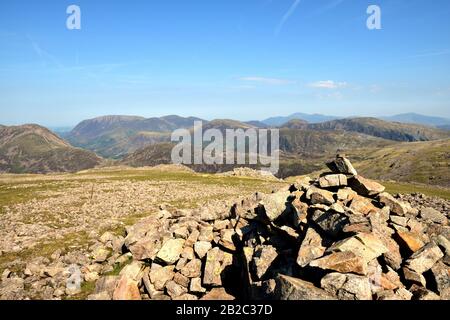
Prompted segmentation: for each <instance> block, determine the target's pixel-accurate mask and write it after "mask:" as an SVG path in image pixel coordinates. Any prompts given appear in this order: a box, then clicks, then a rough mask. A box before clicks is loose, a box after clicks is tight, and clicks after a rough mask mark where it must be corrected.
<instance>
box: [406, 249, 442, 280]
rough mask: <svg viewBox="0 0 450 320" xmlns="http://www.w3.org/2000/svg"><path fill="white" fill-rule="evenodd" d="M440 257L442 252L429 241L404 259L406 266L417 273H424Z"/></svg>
mask: <svg viewBox="0 0 450 320" xmlns="http://www.w3.org/2000/svg"><path fill="white" fill-rule="evenodd" d="M442 257H444V254H443V253H442V251H441V249H439V247H438V246H437V245H436V244H435V243H433V242H430V243H428V244H427V245H425V246H424V247H423V248H422V249H420V250H419V251H417V252H416V253H414V254H413V255H412V256H411V257H410V258H409V259H408V260H406V266H407V267H408V268H409V269H411V270H413V271H415V272H417V273H424V272H425V271H428V270H430V269H431V268H432V267H433V266H434V264H435V263H436V262H437V261H438V260H439V259H441V258H442Z"/></svg>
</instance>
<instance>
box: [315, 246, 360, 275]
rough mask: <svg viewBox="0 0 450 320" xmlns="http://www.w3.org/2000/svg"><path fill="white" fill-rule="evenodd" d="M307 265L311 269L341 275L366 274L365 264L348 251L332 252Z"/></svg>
mask: <svg viewBox="0 0 450 320" xmlns="http://www.w3.org/2000/svg"><path fill="white" fill-rule="evenodd" d="M309 265H310V266H311V267H317V268H320V269H324V270H333V271H337V272H341V273H356V274H361V275H366V274H367V263H366V262H365V261H364V259H363V258H362V257H361V256H359V255H356V254H355V253H353V252H350V251H343V252H333V253H331V254H329V255H327V256H324V257H322V258H319V259H316V260H313V261H311V262H310V264H309Z"/></svg>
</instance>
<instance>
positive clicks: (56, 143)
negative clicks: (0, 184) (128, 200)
mask: <svg viewBox="0 0 450 320" xmlns="http://www.w3.org/2000/svg"><path fill="white" fill-rule="evenodd" d="M101 162H102V159H101V158H100V157H98V156H97V155H95V154H94V153H93V152H90V151H86V150H82V149H78V148H74V147H72V146H71V145H70V144H68V143H67V142H66V141H64V140H62V139H61V138H59V137H58V136H57V135H55V134H54V133H53V132H51V131H50V130H48V129H46V128H44V127H41V126H38V125H34V124H28V125H23V126H11V127H5V126H2V127H0V172H9V173H48V172H76V171H80V170H84V169H88V168H93V167H95V166H97V165H98V164H100V163H101Z"/></svg>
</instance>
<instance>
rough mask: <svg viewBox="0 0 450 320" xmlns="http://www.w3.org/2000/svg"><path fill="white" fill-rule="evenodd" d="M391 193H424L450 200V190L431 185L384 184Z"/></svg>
mask: <svg viewBox="0 0 450 320" xmlns="http://www.w3.org/2000/svg"><path fill="white" fill-rule="evenodd" d="M382 184H383V185H384V186H385V187H386V191H387V192H389V193H403V194H409V193H423V194H425V195H427V196H430V197H439V198H442V199H446V200H450V190H449V189H445V188H442V187H435V186H431V185H420V184H413V183H404V182H382Z"/></svg>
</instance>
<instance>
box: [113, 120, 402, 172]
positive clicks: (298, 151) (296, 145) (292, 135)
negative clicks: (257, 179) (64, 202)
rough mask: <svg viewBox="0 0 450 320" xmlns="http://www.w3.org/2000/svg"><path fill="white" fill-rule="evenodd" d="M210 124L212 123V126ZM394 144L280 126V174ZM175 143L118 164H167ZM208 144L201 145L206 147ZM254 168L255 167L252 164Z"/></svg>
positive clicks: (205, 169) (204, 169)
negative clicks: (353, 152) (348, 152)
mask: <svg viewBox="0 0 450 320" xmlns="http://www.w3.org/2000/svg"><path fill="white" fill-rule="evenodd" d="M211 123H214V124H215V125H214V126H212V125H211ZM223 125H224V120H217V121H212V122H210V123H208V124H207V125H206V127H208V128H209V127H214V128H218V129H219V130H220V129H222V130H223V129H224V126H223ZM226 125H227V126H232V127H234V128H240V127H241V126H242V124H241V123H238V122H227V121H226ZM393 144H396V142H394V141H390V140H384V139H381V138H376V137H372V136H368V135H365V134H360V133H355V132H345V131H325V132H321V131H312V130H297V129H289V128H282V129H281V130H280V150H281V159H280V160H281V164H280V173H279V176H280V177H286V176H292V175H298V174H306V173H309V172H311V171H315V170H318V169H320V168H321V166H322V163H323V159H324V158H326V157H330V156H332V155H333V154H335V153H336V152H347V151H351V150H355V149H359V148H362V147H363V146H365V147H366V148H382V147H384V146H388V145H393ZM173 146H174V144H172V143H157V144H154V145H149V146H146V147H144V148H141V149H139V150H136V151H135V152H133V153H131V154H129V155H128V156H126V157H125V158H124V159H123V160H122V161H121V163H122V164H125V165H130V166H133V167H142V166H152V165H156V164H166V163H170V161H171V160H170V159H171V151H172V148H173ZM206 146H207V144H205V145H204V147H206ZM317 163H319V165H317ZM239 166H241V165H214V166H211V165H195V166H190V167H191V168H193V169H194V170H196V171H199V172H224V171H229V170H232V169H233V168H235V167H239ZM251 167H255V166H251Z"/></svg>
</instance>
